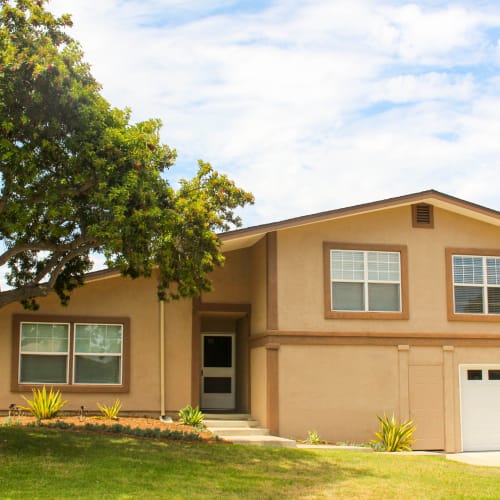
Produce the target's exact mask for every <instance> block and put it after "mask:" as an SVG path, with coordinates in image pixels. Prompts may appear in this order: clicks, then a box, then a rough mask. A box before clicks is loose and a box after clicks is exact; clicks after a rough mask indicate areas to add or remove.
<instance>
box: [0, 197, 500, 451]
mask: <svg viewBox="0 0 500 500" xmlns="http://www.w3.org/2000/svg"><path fill="white" fill-rule="evenodd" d="M221 239H222V241H223V249H224V252H225V255H226V265H225V266H224V267H223V268H221V269H218V270H217V271H216V272H215V273H214V274H213V283H214V290H213V292H211V293H207V294H204V295H203V296H202V297H201V298H200V299H199V300H193V301H191V300H182V301H179V302H172V303H167V304H164V303H159V302H158V301H157V300H156V293H155V287H156V284H155V282H154V280H144V279H140V280H135V281H132V280H129V279H124V278H122V277H120V276H119V275H118V274H117V273H116V272H114V271H99V272H96V273H92V274H90V275H89V276H88V280H87V284H86V285H85V286H84V287H82V288H81V289H78V290H76V291H75V292H74V293H73V296H72V299H71V302H70V304H69V306H67V307H62V306H60V305H59V304H58V301H57V297H55V296H54V297H48V298H46V299H43V300H42V301H41V309H40V311H38V312H25V311H23V310H22V308H21V306H19V305H11V306H8V307H5V308H3V309H1V310H0V331H1V332H2V334H1V335H0V366H3V367H5V368H6V371H5V373H6V375H7V374H8V373H10V378H9V376H5V377H3V378H2V379H0V408H4V409H6V408H7V407H8V405H9V404H10V403H11V402H19V400H20V395H21V394H24V393H25V392H26V391H29V390H30V389H31V388H32V387H34V386H38V385H42V384H45V385H53V386H54V387H57V388H60V389H61V390H62V392H63V395H64V397H65V399H68V400H69V401H70V404H69V405H68V408H70V409H71V408H72V409H75V410H76V409H78V408H79V407H80V405H82V404H84V405H85V406H87V407H92V405H94V406H95V403H96V402H97V401H101V402H102V401H110V402H112V401H113V400H114V398H116V397H120V399H121V400H122V402H123V408H124V410H126V411H129V412H131V413H140V414H144V413H153V414H154V413H156V414H173V413H176V412H177V410H178V409H179V408H181V407H182V406H184V405H186V404H188V403H190V404H193V405H200V406H201V408H203V409H204V410H205V411H207V412H210V411H238V412H248V413H251V415H252V416H253V417H254V418H256V419H258V420H260V422H261V423H262V424H263V425H265V426H268V427H269V428H270V429H271V431H272V432H273V433H275V434H279V435H282V436H286V437H295V438H304V437H306V435H307V431H308V430H311V429H315V430H316V431H318V433H319V434H320V436H321V437H322V438H323V439H327V440H329V441H333V442H337V441H349V442H366V441H368V440H369V439H370V438H372V437H373V434H374V431H375V430H376V429H377V428H378V421H377V419H376V415H382V414H383V413H387V414H389V415H390V414H392V413H394V414H395V415H396V417H397V418H398V419H401V420H404V419H408V418H411V419H413V420H414V422H415V423H416V425H417V431H416V435H415V437H416V438H417V441H416V443H415V448H416V449H445V450H446V451H449V452H454V451H461V450H462V449H465V450H485V449H500V419H499V418H498V415H499V412H500V213H499V212H498V211H496V210H492V209H488V208H485V207H481V206H478V205H475V204H472V203H468V202H466V201H463V200H460V199H457V198H454V197H451V196H448V195H445V194H442V193H439V192H436V191H425V192H421V193H416V194H411V195H407V196H402V197H399V198H392V199H388V200H383V201H378V202H373V203H367V204H364V205H358V206H354V207H348V208H344V209H338V210H332V211H329V212H323V213H319V214H314V215H308V216H304V217H298V218H295V219H290V220H286V221H282V222H277V223H272V224H265V225H261V226H257V227H251V228H246V229H241V230H236V231H231V232H228V233H225V234H222V235H221ZM7 367H10V369H9V370H7Z"/></svg>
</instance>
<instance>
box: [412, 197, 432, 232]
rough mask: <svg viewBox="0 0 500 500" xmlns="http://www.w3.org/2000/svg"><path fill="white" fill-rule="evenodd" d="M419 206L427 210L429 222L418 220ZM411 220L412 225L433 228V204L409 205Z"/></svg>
mask: <svg viewBox="0 0 500 500" xmlns="http://www.w3.org/2000/svg"><path fill="white" fill-rule="evenodd" d="M419 208H425V209H427V210H429V222H420V221H419V215H418V210H419ZM411 220H412V227H418V228H423V229H433V228H434V206H433V205H429V204H428V203H417V204H416V205H412V206H411Z"/></svg>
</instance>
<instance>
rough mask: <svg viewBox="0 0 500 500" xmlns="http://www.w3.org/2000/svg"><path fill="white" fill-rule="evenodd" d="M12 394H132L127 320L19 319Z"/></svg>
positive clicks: (15, 325)
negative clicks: (44, 388) (47, 389)
mask: <svg viewBox="0 0 500 500" xmlns="http://www.w3.org/2000/svg"><path fill="white" fill-rule="evenodd" d="M14 348H15V350H16V353H15V355H14V359H15V362H16V364H17V367H16V380H13V383H12V385H13V390H25V389H26V388H28V389H29V388H30V387H32V386H34V385H39V384H40V385H41V384H46V385H48V384H50V385H52V386H64V391H68V390H69V391H79V390H86V391H97V392H102V391H103V390H108V391H112V392H124V391H127V390H128V320H127V319H121V320H119V319H117V320H115V319H110V320H107V319H106V320H101V319H99V320H93V319H91V318H88V319H87V318H78V320H76V319H74V318H61V320H58V319H57V318H54V319H53V318H47V319H46V318H45V317H36V316H25V317H24V316H23V317H19V316H16V317H15V321H14Z"/></svg>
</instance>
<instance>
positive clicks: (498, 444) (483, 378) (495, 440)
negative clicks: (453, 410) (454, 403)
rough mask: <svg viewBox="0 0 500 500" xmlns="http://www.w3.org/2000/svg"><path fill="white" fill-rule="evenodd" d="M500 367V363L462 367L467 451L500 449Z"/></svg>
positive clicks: (463, 430) (461, 396) (463, 431)
mask: <svg viewBox="0 0 500 500" xmlns="http://www.w3.org/2000/svg"><path fill="white" fill-rule="evenodd" d="M499 369H500V365H463V366H461V367H460V410H461V420H462V447H463V449H464V451H488V450H500V380H497V379H495V372H496V371H497V370H499ZM490 370H491V371H492V373H489V372H490ZM478 375H479V377H480V379H478ZM490 378H493V380H490Z"/></svg>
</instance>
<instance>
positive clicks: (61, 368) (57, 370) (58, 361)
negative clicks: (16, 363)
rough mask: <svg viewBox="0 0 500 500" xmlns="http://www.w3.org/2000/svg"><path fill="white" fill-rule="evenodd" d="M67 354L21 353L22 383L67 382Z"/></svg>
mask: <svg viewBox="0 0 500 500" xmlns="http://www.w3.org/2000/svg"><path fill="white" fill-rule="evenodd" d="M67 359H68V357H67V356H40V355H36V354H22V355H21V360H20V362H21V371H20V379H19V381H20V382H21V383H34V384H66V383H67V380H66V373H67V371H66V363H67Z"/></svg>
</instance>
